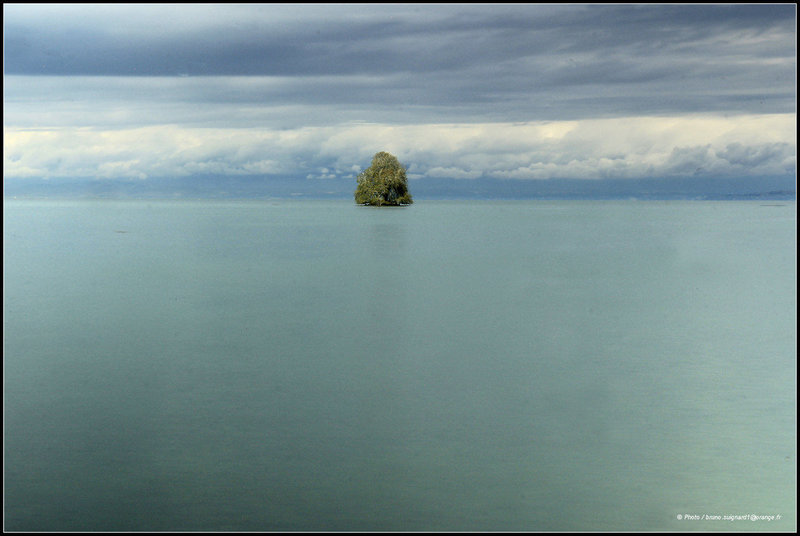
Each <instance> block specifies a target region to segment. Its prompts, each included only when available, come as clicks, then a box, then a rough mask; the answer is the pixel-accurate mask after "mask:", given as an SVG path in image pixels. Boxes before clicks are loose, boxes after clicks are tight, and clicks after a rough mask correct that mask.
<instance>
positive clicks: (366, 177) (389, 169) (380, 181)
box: [355, 152, 413, 206]
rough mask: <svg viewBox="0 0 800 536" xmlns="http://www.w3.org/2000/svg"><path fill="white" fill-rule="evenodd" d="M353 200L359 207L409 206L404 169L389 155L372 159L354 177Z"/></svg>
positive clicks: (382, 153)
mask: <svg viewBox="0 0 800 536" xmlns="http://www.w3.org/2000/svg"><path fill="white" fill-rule="evenodd" d="M356 181H357V182H358V186H357V187H356V192H355V198H356V203H358V204H359V205H376V206H382V205H388V206H397V205H410V204H411V203H413V201H412V199H411V193H409V191H408V180H407V179H406V168H405V167H403V164H401V163H400V162H399V161H398V160H397V158H396V157H395V156H394V155H392V154H389V153H386V152H380V153H376V154H375V156H373V157H372V164H371V165H370V166H369V167H368V168H367V169H365V170H364V171H362V172H361V173H359V174H358V177H356Z"/></svg>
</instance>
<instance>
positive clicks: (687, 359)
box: [3, 200, 797, 531]
mask: <svg viewBox="0 0 800 536" xmlns="http://www.w3.org/2000/svg"><path fill="white" fill-rule="evenodd" d="M3 219H4V232H3V234H4V263H3V266H4V274H3V276H4V277H3V278H4V298H3V301H4V330H5V331H4V351H5V352H4V373H5V375H4V378H5V379H4V389H5V400H4V403H5V445H4V446H5V467H4V471H5V474H4V485H5V497H4V500H5V504H4V510H5V511H4V522H5V529H6V530H87V531H93V530H95V531H96V530H134V531H135V530H215V531H227V530H309V531H311V530H329V531H333V530H403V531H414V530H419V531H428V530H434V531H435V530H523V531H524V530H542V531H544V530H623V531H624V530H672V531H685V530H698V531H708V530H747V531H753V530H765V531H773V530H784V531H794V530H795V529H796V492H795V489H796V470H797V465H796V453H797V449H796V431H797V429H796V424H795V421H796V403H795V398H796V381H795V378H796V370H797V369H796V360H795V356H796V350H797V338H796V333H797V332H796V322H797V314H796V306H797V301H796V296H797V288H796V276H797V264H796V246H795V244H796V238H797V236H796V204H795V203H794V202H790V203H785V204H783V205H782V206H762V204H759V203H758V202H731V203H727V202H711V203H702V202H635V201H631V202H424V201H419V202H418V203H417V204H415V205H413V206H411V207H408V208H403V209H372V208H365V207H356V206H352V204H351V203H350V202H349V201H274V202H273V201H263V202H261V201H259V202H255V201H254V202H167V201H161V202H146V201H137V202H117V201H74V202H73V201H69V202H67V201H63V202H56V201H25V202H22V201H9V200H7V201H6V202H5V203H4V218H3ZM704 514H705V515H720V516H724V515H751V514H755V515H769V516H778V515H780V516H781V517H780V518H777V517H776V518H774V519H773V520H772V521H767V520H756V521H753V520H747V521H741V520H740V521H724V520H709V519H708V518H706V519H705V520H702V519H701V520H693V519H691V518H689V519H686V517H685V516H687V515H688V516H694V515H698V516H702V515H704ZM679 518H682V519H679Z"/></svg>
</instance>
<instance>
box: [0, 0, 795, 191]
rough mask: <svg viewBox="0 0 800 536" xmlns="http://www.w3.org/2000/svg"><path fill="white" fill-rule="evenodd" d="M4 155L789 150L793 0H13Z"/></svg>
mask: <svg viewBox="0 0 800 536" xmlns="http://www.w3.org/2000/svg"><path fill="white" fill-rule="evenodd" d="M3 14H4V23H3V25H4V104H3V106H4V139H5V143H4V175H5V176H7V177H77V176H81V177H98V176H99V177H107V178H131V177H138V178H143V179H144V178H148V177H164V176H175V175H182V176H185V175H193V174H198V173H224V174H279V175H281V174H283V175H297V176H304V177H309V178H331V177H345V176H349V175H353V174H354V173H355V172H356V171H357V170H358V169H360V168H363V167H366V166H367V165H368V164H369V160H370V157H371V156H372V154H374V153H375V152H377V151H380V150H388V151H390V152H393V153H394V154H396V155H397V156H398V157H399V158H400V160H401V161H402V162H403V163H405V164H406V165H407V166H408V168H409V174H410V176H411V177H412V178H414V179H420V178H425V177H451V178H477V177H484V178H493V177H494V178H537V179H544V178H558V177H569V178H587V179H592V178H602V177H618V178H625V177H631V178H646V177H672V176H691V175H700V176H720V177H725V176H750V175H752V176H758V175H787V174H794V173H795V171H796V134H795V127H796V7H795V5H794V4H775V5H765V4H753V5H739V4H732V5H688V4H683V5H647V4H644V5H580V4H575V5H569V4H558V5H540V4H531V5H524V4H508V5H498V4H487V5H476V4H465V5H458V4H442V5H431V4H408V5H383V4H376V5H365V4H351V5H333V4H321V5H307V4H287V5H273V4H265V5H257V4H241V5H229V4H197V5H193V4H173V5H161V4H142V5H97V4H85V5H78V4H59V5H44V4H16V5H15V4H4V6H3Z"/></svg>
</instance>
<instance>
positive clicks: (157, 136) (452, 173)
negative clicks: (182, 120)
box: [4, 114, 796, 179]
mask: <svg viewBox="0 0 800 536" xmlns="http://www.w3.org/2000/svg"><path fill="white" fill-rule="evenodd" d="M794 129H795V118H794V116H793V115H792V114H778V115H750V116H736V117H731V118H720V117H713V116H691V117H690V116H681V117H659V118H652V117H630V118H613V119H594V120H584V121H555V122H529V123H479V124H427V125H387V124H351V125H346V126H327V127H302V128H296V129H281V130H270V129H223V128H191V127H182V126H147V127H139V128H133V129H122V130H98V129H92V128H69V127H64V128H43V129H19V128H6V129H5V132H4V135H5V149H6V150H5V165H4V174H5V175H6V176H16V177H24V176H31V177H47V176H51V177H106V178H114V177H125V178H142V179H144V178H148V177H167V176H189V175H195V174H233V175H241V174H259V175H282V176H303V177H307V178H334V177H339V178H341V177H347V176H354V175H355V174H356V173H357V171H358V169H360V168H362V167H365V166H366V165H368V163H369V160H370V158H371V156H372V155H373V154H374V153H375V152H377V151H379V150H388V151H390V152H392V153H393V154H396V155H397V156H398V157H399V158H400V160H401V161H402V162H404V163H405V164H406V165H407V166H408V172H409V176H410V177H411V178H412V179H423V178H429V177H430V178H433V177H436V178H467V179H469V178H514V179H548V178H586V179H597V178H643V177H678V176H703V177H707V176H726V175H731V176H733V175H735V176H757V175H780V174H787V173H793V172H794V169H795V168H796V157H795V144H794V143H793V142H791V141H787V140H793V137H794Z"/></svg>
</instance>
